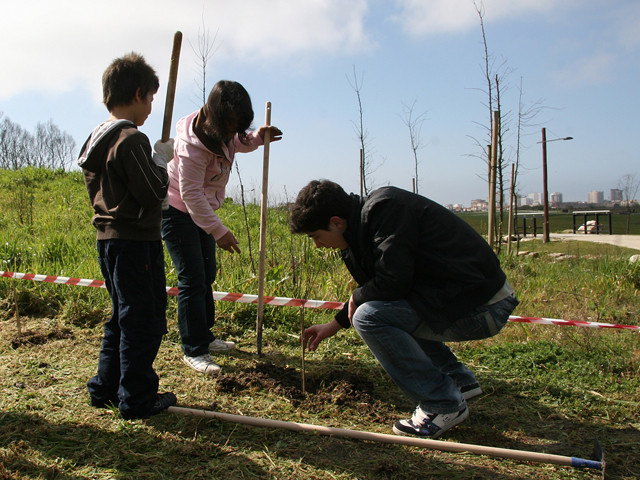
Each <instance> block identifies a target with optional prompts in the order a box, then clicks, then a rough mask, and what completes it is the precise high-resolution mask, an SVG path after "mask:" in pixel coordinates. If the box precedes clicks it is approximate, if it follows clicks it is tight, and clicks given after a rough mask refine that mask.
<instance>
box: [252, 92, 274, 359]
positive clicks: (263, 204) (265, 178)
mask: <svg viewBox="0 0 640 480" xmlns="http://www.w3.org/2000/svg"><path fill="white" fill-rule="evenodd" d="M264 123H265V125H271V102H267V105H266V108H265V121H264ZM270 141H271V132H270V131H269V130H267V131H266V132H265V134H264V159H263V164H262V197H261V201H260V264H259V267H258V318H257V320H256V335H257V346H258V355H262V321H263V315H264V275H265V272H264V260H265V253H266V246H267V214H268V210H267V193H268V190H269V143H270Z"/></svg>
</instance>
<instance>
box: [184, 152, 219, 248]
mask: <svg viewBox="0 0 640 480" xmlns="http://www.w3.org/2000/svg"><path fill="white" fill-rule="evenodd" d="M176 154H177V155H178V156H179V157H180V166H179V169H178V175H179V184H180V196H181V197H182V201H183V202H184V204H185V205H186V206H187V210H188V212H189V215H191V218H192V219H193V222H194V223H195V224H196V225H198V226H199V227H200V228H201V229H203V230H204V231H205V232H207V233H210V234H211V235H213V238H215V239H216V240H218V239H220V238H221V237H223V236H224V235H225V234H226V233H227V232H228V231H229V229H228V228H227V227H225V226H224V225H223V224H222V220H220V218H219V217H218V216H217V215H216V214H215V213H214V211H213V208H212V207H211V205H210V204H209V202H208V201H207V197H206V196H205V191H204V184H205V172H206V170H207V163H208V159H207V158H206V157H205V155H203V152H202V150H200V149H197V148H194V147H193V146H191V145H188V144H183V145H181V146H180V148H178V149H176Z"/></svg>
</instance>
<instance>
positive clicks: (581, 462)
mask: <svg viewBox="0 0 640 480" xmlns="http://www.w3.org/2000/svg"><path fill="white" fill-rule="evenodd" d="M167 411H168V412H170V413H178V414H181V415H192V416H196V417H207V418H217V419H219V420H225V421H227V422H234V423H241V424H244V425H253V426H255V427H265V428H284V429H286V430H293V431H294V432H312V433H318V434H320V435H332V436H334V437H349V438H355V439H358V440H368V441H371V442H382V443H393V444H398V445H409V446H412V447H421V448H430V449H433V450H440V451H443V452H456V453H472V454H475V455H489V456H492V457H501V458H511V459H514V460H523V461H526V462H539V463H553V464H555V465H566V466H572V467H584V468H597V469H602V466H603V464H602V462H597V461H593V460H585V459H581V458H574V457H564V456H561V455H552V454H547V453H538V452H527V451H524V450H510V449H507V448H495V447H485V446H482V445H472V444H465V443H454V442H444V441H441V440H430V439H426V438H417V437H403V436H400V435H387V434H384V433H371V432H361V431H359V430H348V429H345V428H333V427H322V426H319V425H310V424H308V423H296V422H286V421H283V420H269V419H267V418H256V417H247V416H244V415H233V414H231V413H220V412H212V411H208V410H196V409H193V408H183V407H169V409H168V410H167Z"/></svg>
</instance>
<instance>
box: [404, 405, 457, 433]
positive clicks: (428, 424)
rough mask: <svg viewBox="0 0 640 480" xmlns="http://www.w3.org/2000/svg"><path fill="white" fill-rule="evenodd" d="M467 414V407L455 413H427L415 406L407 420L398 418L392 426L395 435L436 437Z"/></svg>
mask: <svg viewBox="0 0 640 480" xmlns="http://www.w3.org/2000/svg"><path fill="white" fill-rule="evenodd" d="M468 416H469V409H468V408H467V407H466V406H465V407H464V410H462V411H461V412H455V413H444V414H443V413H440V414H438V413H428V412H425V411H424V410H422V409H421V408H420V405H418V406H417V407H416V410H415V412H414V413H413V416H412V417H411V418H410V419H408V420H398V421H397V422H396V424H395V425H394V426H393V432H394V433H395V434H396V435H415V436H417V437H428V438H438V437H439V436H440V435H442V434H443V433H444V432H446V431H447V430H449V429H450V428H451V427H455V426H456V425H458V424H459V423H462V422H463V421H464V420H466V418H467V417H468Z"/></svg>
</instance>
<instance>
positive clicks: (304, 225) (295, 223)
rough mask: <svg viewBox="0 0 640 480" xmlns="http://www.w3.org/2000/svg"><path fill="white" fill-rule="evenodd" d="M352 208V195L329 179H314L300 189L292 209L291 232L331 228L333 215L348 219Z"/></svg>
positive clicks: (307, 231)
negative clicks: (330, 223)
mask: <svg viewBox="0 0 640 480" xmlns="http://www.w3.org/2000/svg"><path fill="white" fill-rule="evenodd" d="M350 210H351V196H350V195H349V194H348V193H346V192H345V191H344V190H343V189H342V187H341V186H340V185H338V184H337V183H334V182H331V181H329V180H312V181H311V182H309V184H308V185H307V186H306V187H304V188H303V189H302V190H300V193H298V197H297V198H296V203H294V205H293V207H292V209H291V218H290V219H289V229H290V230H291V233H310V232H315V231H316V230H329V220H330V219H331V217H340V218H344V219H346V218H347V217H348V216H349V211H350Z"/></svg>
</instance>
